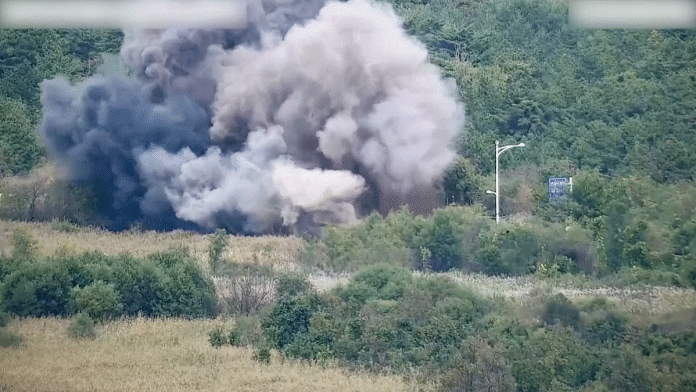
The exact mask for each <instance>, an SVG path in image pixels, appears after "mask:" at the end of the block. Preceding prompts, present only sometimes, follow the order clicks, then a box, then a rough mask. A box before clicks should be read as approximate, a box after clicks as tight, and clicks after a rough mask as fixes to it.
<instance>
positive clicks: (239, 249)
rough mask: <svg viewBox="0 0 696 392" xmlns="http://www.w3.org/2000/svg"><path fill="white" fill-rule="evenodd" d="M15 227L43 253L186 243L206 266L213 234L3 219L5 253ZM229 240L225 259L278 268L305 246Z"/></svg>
mask: <svg viewBox="0 0 696 392" xmlns="http://www.w3.org/2000/svg"><path fill="white" fill-rule="evenodd" d="M16 228H24V229H25V230H27V232H28V233H29V234H31V235H32V236H33V237H34V239H36V240H37V241H38V246H39V253H40V254H41V255H53V254H55V253H56V252H57V251H59V250H61V251H68V252H75V253H79V252H83V251H88V250H98V251H101V252H104V253H106V254H118V253H121V252H128V253H130V254H132V255H134V256H139V257H140V256H146V255H148V254H151V253H154V252H158V251H164V250H167V249H169V248H171V247H181V246H185V247H188V248H189V250H190V251H191V254H192V255H193V256H194V257H196V259H198V260H199V261H200V262H201V263H202V264H203V265H205V266H207V265H208V245H209V244H210V238H211V236H212V235H210V234H198V233H194V232H187V231H173V232H166V233H160V232H155V231H144V232H139V231H126V232H121V233H113V232H109V231H106V230H100V229H94V228H79V229H78V230H77V231H76V232H62V231H58V230H55V229H53V228H52V225H51V224H50V223H33V222H30V223H28V222H15V221H6V220H0V251H2V252H4V253H5V254H9V253H10V252H12V233H13V232H14V230H15V229H16ZM228 240H229V241H228V244H229V245H228V247H227V251H226V252H225V254H224V255H223V258H224V259H225V261H228V262H247V263H261V264H271V265H273V267H274V268H275V269H277V270H288V269H294V268H295V264H294V263H295V260H296V258H297V255H298V254H299V252H300V251H301V249H302V239H301V238H298V237H292V236H288V237H273V236H260V237H245V236H233V235H230V236H228Z"/></svg>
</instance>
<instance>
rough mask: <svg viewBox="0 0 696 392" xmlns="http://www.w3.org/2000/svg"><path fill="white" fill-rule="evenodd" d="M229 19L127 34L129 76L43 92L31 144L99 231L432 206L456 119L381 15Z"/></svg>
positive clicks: (422, 56) (357, 4)
mask: <svg viewBox="0 0 696 392" xmlns="http://www.w3.org/2000/svg"><path fill="white" fill-rule="evenodd" d="M240 10H246V11H245V12H241V11H240V15H239V18H238V19H237V20H232V21H230V28H229V29H227V30H203V29H168V30H141V31H135V32H129V33H128V34H127V35H126V42H125V43H124V46H123V48H122V52H121V57H122V60H123V62H124V64H125V65H126V66H127V67H128V68H129V69H130V70H131V72H132V73H133V74H134V76H135V77H131V78H126V77H118V78H101V77H100V78H94V79H92V80H88V81H86V82H84V83H82V84H80V85H77V86H71V85H70V84H69V83H68V82H66V81H65V80H63V79H54V80H50V81H46V82H44V83H43V84H42V92H43V94H42V102H43V105H44V122H43V125H42V127H41V133H42V137H43V139H44V140H45V141H46V144H47V147H48V149H49V151H50V153H51V155H52V157H54V158H55V159H56V160H57V161H58V162H59V163H60V164H61V165H62V166H63V167H64V168H65V170H66V172H67V173H68V175H69V176H70V178H73V179H79V180H85V181H90V182H92V183H94V184H95V185H96V186H97V188H98V192H99V196H100V206H101V209H102V212H103V213H104V214H105V215H106V216H107V217H108V218H109V219H110V220H111V228H112V229H117V230H118V229H124V228H127V227H128V226H130V225H132V224H133V223H135V222H141V223H142V224H144V225H146V226H148V227H151V228H155V229H172V228H177V227H187V228H191V227H195V228H198V229H203V230H210V229H213V228H215V227H219V226H223V227H227V228H228V229H230V230H232V231H243V232H257V233H258V232H267V231H269V230H273V229H274V228H278V227H280V226H284V227H288V228H291V229H308V228H312V227H316V226H317V225H322V224H326V223H350V222H353V221H355V220H356V219H357V216H360V215H362V214H366V213H368V212H370V211H373V210H378V211H380V212H382V213H386V212H388V211H389V210H390V209H392V208H394V207H397V206H400V205H403V204H409V206H410V207H411V208H412V209H413V210H415V211H418V212H427V211H429V210H431V209H432V208H433V207H435V206H437V205H438V197H437V193H436V187H435V185H436V183H437V182H438V181H439V179H440V178H441V176H442V173H443V172H444V170H445V169H446V167H447V166H448V164H449V163H450V162H451V160H452V158H453V156H454V154H453V152H452V151H451V149H450V141H451V140H452V138H453V136H454V135H455V134H456V133H457V132H458V131H459V130H460V129H461V127H462V125H463V120H464V117H463V110H462V108H461V106H460V105H459V104H458V103H457V102H456V100H455V98H454V96H455V93H454V91H455V89H454V86H453V83H448V82H446V81H443V80H442V79H441V77H440V76H439V70H438V69H437V68H436V67H435V66H433V65H431V64H429V63H428V61H427V51H426V50H425V48H424V47H423V45H422V44H420V43H418V42H417V41H416V40H414V39H413V38H411V37H409V36H407V35H406V34H405V32H404V31H403V29H402V28H401V22H400V20H399V19H398V18H397V17H396V16H395V14H394V12H393V11H392V10H391V9H390V8H387V7H386V6H384V5H378V4H373V3H370V2H367V1H365V0H351V1H349V2H346V3H326V4H324V2H323V1H301V0H295V1H283V0H265V1H254V0H249V1H247V2H244V3H243V4H242V6H240Z"/></svg>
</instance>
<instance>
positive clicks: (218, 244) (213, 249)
mask: <svg viewBox="0 0 696 392" xmlns="http://www.w3.org/2000/svg"><path fill="white" fill-rule="evenodd" d="M226 248H227V233H226V232H225V230H223V229H218V230H217V231H215V234H213V236H212V237H211V238H210V245H208V260H209V261H210V270H211V271H213V272H215V271H216V270H217V266H218V263H220V261H222V260H221V259H222V255H223V253H224V252H225V249H226Z"/></svg>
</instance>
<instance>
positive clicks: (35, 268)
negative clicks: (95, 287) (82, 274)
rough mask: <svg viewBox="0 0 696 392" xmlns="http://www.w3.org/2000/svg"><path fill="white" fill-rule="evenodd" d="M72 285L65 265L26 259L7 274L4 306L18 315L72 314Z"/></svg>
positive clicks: (4, 282) (4, 288) (3, 283)
mask: <svg viewBox="0 0 696 392" xmlns="http://www.w3.org/2000/svg"><path fill="white" fill-rule="evenodd" d="M72 287H73V285H72V282H71V279H70V276H69V275H68V273H67V271H66V269H65V268H64V266H61V265H58V264H56V263H53V262H50V261H34V262H30V261H27V262H23V263H21V264H19V265H17V266H16V267H15V268H14V270H13V271H12V272H11V273H10V274H9V275H7V276H6V277H5V279H4V280H3V282H2V285H0V293H1V296H2V298H3V299H4V301H3V306H4V309H5V310H6V311H8V312H10V313H13V314H16V315H18V316H21V317H26V316H35V317H41V316H51V315H56V316H62V315H67V314H69V311H70V290H71V289H72Z"/></svg>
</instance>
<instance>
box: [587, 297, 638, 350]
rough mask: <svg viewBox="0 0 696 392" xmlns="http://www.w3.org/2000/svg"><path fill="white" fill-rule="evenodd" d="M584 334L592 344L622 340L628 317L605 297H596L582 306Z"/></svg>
mask: <svg viewBox="0 0 696 392" xmlns="http://www.w3.org/2000/svg"><path fill="white" fill-rule="evenodd" d="M580 310H581V319H582V334H583V336H584V337H585V339H586V340H587V341H588V342H590V343H592V344H604V343H606V342H612V341H614V342H615V341H620V339H621V338H623V335H624V332H625V331H626V325H627V323H628V317H627V316H626V315H625V314H623V313H621V312H620V311H619V310H618V309H616V306H615V305H614V304H612V303H610V302H609V301H607V299H606V298H604V297H595V298H593V299H592V300H590V302H588V303H587V304H585V305H583V306H581V307H580Z"/></svg>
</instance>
